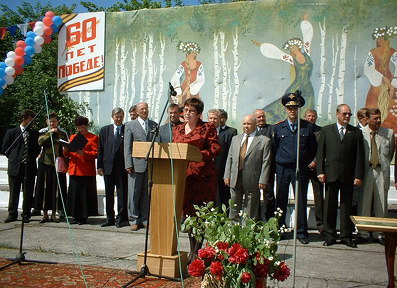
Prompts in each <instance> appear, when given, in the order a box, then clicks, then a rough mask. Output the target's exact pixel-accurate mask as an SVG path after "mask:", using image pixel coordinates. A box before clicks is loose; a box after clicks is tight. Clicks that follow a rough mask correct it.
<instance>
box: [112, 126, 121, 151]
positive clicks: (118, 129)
mask: <svg viewBox="0 0 397 288" xmlns="http://www.w3.org/2000/svg"><path fill="white" fill-rule="evenodd" d="M119 140H120V126H117V127H116V133H115V134H114V143H113V153H115V152H116V151H117V148H118V147H119Z"/></svg>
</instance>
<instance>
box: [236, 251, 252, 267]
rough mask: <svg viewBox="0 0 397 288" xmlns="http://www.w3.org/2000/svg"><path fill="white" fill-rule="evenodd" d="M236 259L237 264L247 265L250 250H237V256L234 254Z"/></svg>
mask: <svg viewBox="0 0 397 288" xmlns="http://www.w3.org/2000/svg"><path fill="white" fill-rule="evenodd" d="M234 258H235V261H236V263H237V264H245V263H247V259H248V258H249V255H248V249H245V248H240V249H239V250H237V252H236V254H234Z"/></svg>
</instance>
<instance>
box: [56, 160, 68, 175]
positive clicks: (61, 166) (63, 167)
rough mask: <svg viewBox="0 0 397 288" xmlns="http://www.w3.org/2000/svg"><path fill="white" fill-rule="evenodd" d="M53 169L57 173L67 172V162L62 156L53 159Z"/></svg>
mask: <svg viewBox="0 0 397 288" xmlns="http://www.w3.org/2000/svg"><path fill="white" fill-rule="evenodd" d="M55 170H56V171H57V172H58V173H67V172H68V163H67V161H66V159H65V158H64V157H57V158H56V159H55Z"/></svg>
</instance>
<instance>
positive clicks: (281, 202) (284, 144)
mask: <svg viewBox="0 0 397 288" xmlns="http://www.w3.org/2000/svg"><path fill="white" fill-rule="evenodd" d="M281 103H282V104H283V106H285V110H286V113H287V119H286V120H284V121H282V122H280V123H277V124H276V125H274V136H273V148H274V153H275V160H276V177H277V194H276V207H279V208H280V209H281V210H282V211H283V212H284V213H283V215H282V217H281V218H280V225H284V224H285V218H286V217H285V216H286V214H287V206H288V195H289V187H290V184H292V187H293V190H294V193H295V194H296V193H299V201H298V211H297V213H298V230H297V238H298V240H299V242H300V243H302V244H308V243H309V233H308V228H307V188H308V185H309V179H310V164H311V163H312V162H313V159H314V157H315V153H316V144H317V141H316V137H315V135H314V131H313V125H312V124H311V123H309V122H307V121H306V120H303V119H300V118H299V115H298V108H299V107H302V106H303V105H304V104H305V100H304V99H303V97H301V96H300V93H299V92H298V91H297V92H295V93H287V94H285V95H284V96H283V97H282V98H281ZM298 121H299V122H300V132H299V140H300V145H299V171H300V173H299V178H298V179H296V164H297V162H296V160H297V155H296V151H297V142H298V123H299V122H298ZM296 180H298V181H299V188H298V191H295V182H296Z"/></svg>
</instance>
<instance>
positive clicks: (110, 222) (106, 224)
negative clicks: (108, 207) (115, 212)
mask: <svg viewBox="0 0 397 288" xmlns="http://www.w3.org/2000/svg"><path fill="white" fill-rule="evenodd" d="M113 225H114V220H112V219H106V221H105V222H103V223H102V224H101V227H108V226H113Z"/></svg>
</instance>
